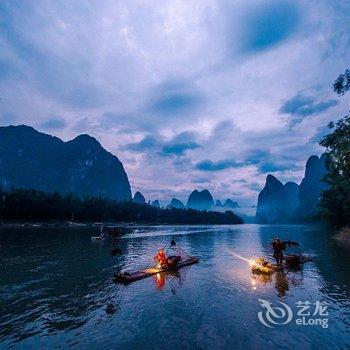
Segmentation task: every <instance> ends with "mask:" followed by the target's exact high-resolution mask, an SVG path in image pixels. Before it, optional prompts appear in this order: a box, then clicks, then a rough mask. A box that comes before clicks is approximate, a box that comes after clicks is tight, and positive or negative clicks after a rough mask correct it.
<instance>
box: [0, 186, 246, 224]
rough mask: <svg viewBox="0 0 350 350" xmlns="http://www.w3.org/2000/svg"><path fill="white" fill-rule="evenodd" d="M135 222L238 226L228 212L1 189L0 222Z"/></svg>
mask: <svg viewBox="0 0 350 350" xmlns="http://www.w3.org/2000/svg"><path fill="white" fill-rule="evenodd" d="M72 218H73V219H74V221H77V222H96V221H97V222H137V223H162V224H165V223H168V224H241V223H243V220H242V219H241V218H240V217H239V216H237V215H236V214H234V213H233V212H232V211H230V210H228V211H225V212H224V213H220V212H212V211H198V210H194V209H177V208H167V209H164V208H157V207H153V206H151V205H149V204H138V203H133V202H131V201H125V202H118V201H117V200H113V199H107V198H96V197H84V198H80V197H77V196H76V195H74V194H72V193H70V194H65V195H62V194H60V193H58V192H53V193H48V192H43V191H37V190H27V189H12V190H10V191H5V190H3V189H0V221H1V222H4V221H20V222H23V221H28V222H35V221H42V222H50V221H60V222H62V221H70V220H72Z"/></svg>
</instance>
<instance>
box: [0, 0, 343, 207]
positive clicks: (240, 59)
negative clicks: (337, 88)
mask: <svg viewBox="0 0 350 350" xmlns="http://www.w3.org/2000/svg"><path fill="white" fill-rule="evenodd" d="M233 3H234V4H233ZM0 7H1V9H0V12H1V23H2V25H1V26H0V123H1V124H2V125H6V123H13V122H16V123H18V124H30V125H34V126H39V127H40V128H41V127H42V125H46V126H47V128H48V129H47V130H49V131H50V130H51V131H52V133H53V134H55V135H57V136H59V137H61V138H63V139H64V140H68V139H71V138H72V137H75V136H76V135H77V133H89V134H90V135H92V136H94V137H96V138H97V139H98V140H99V141H100V142H101V144H102V145H103V146H104V147H105V148H106V149H107V150H108V151H110V152H112V153H114V154H116V155H117V156H118V157H119V159H120V160H121V161H122V162H123V164H124V167H125V169H126V171H127V173H128V177H129V179H130V181H131V186H132V188H133V189H138V190H141V192H142V193H144V194H145V195H147V198H150V199H153V198H155V197H159V198H158V199H161V200H162V199H164V200H165V202H167V203H168V202H169V200H170V198H169V197H171V196H174V197H177V198H180V199H184V197H186V196H188V194H189V193H190V192H191V191H192V190H193V189H194V188H197V187H199V184H200V183H201V182H202V183H203V185H204V184H205V187H207V188H209V189H210V190H211V191H212V193H213V195H214V196H215V197H216V198H218V197H219V198H224V197H228V196H231V195H232V194H233V193H237V194H238V193H239V194H240V195H239V196H240V197H239V198H237V200H239V201H240V202H242V201H246V202H251V203H255V202H256V197H257V190H258V185H259V184H260V185H261V186H263V184H264V181H265V177H266V173H265V172H266V171H274V173H275V175H276V176H278V178H279V179H280V180H281V181H283V182H286V181H297V182H298V181H300V179H301V178H302V176H303V170H304V169H303V167H304V165H305V160H306V159H307V158H308V157H309V156H310V154H320V153H321V152H322V149H321V148H320V147H319V146H318V145H317V143H315V142H310V139H311V138H312V137H313V136H314V135H315V130H319V128H322V125H327V123H328V121H329V120H332V119H333V120H334V118H335V117H336V116H337V115H339V116H341V115H343V113H345V111H347V110H348V106H347V105H346V103H347V101H346V98H345V99H342V98H339V99H337V101H339V103H338V104H337V106H335V100H333V97H334V96H333V95H332V94H333V93H332V91H331V88H332V82H333V80H334V79H336V77H337V76H338V75H339V73H341V72H343V71H344V62H348V61H347V57H349V55H350V46H349V42H350V27H349V24H348V22H349V14H350V4H348V3H347V2H344V1H343V2H342V3H341V5H340V2H339V1H330V0H319V1H317V6H315V2H312V1H311V2H310V1H301V0H295V1H294V0H285V1H277V0H266V1H262V0H251V1H244V0H237V1H234V2H232V1H228V0H211V1H171V0H163V1H161V3H160V4H159V3H158V2H157V1H155V0H149V1H139V0H135V1H128V2H127V1H117V2H116V1H95V2H86V1H84V0H75V1H74V2H72V1H68V0H61V1H59V2H54V1H51V2H49V1H45V0H36V1H32V2H30V1H22V2H14V1H11V0H3V1H1V4H0ZM320 72H322V74H320ZM314 86H319V89H318V90H317V92H316V91H315V90H314V89H313V87H314ZM301 91H302V92H303V93H301ZM305 91H306V92H307V93H304V92H305ZM310 91H311V92H310ZM316 93H317V95H316ZM293 96H294V97H296V96H299V100H298V99H296V101H294V105H293V103H291V104H289V105H288V104H286V103H287V102H288V101H286V99H288V100H292V97H293ZM310 96H311V100H310ZM281 101H282V102H281ZM292 102H293V101H292ZM298 102H299V105H298ZM282 104H286V106H282V107H281V105H282ZM332 105H334V107H332ZM283 107H284V109H283ZM282 110H284V112H283V111H282ZM9 116H15V117H14V118H9ZM53 116H55V118H56V116H59V118H62V120H64V121H65V122H66V125H65V126H63V124H62V123H61V125H60V122H58V124H57V122H56V125H55V122H54V121H52V119H53ZM313 116H317V118H315V117H313ZM286 120H287V124H286ZM301 121H303V124H302V127H295V128H294V127H293V126H295V125H297V124H298V123H300V122H301ZM60 126H62V127H61V128H60ZM49 128H52V129H49ZM224 170H225V171H224ZM159 174H161V175H162V176H159ZM243 178H244V179H245V181H246V182H242V181H240V180H241V179H243ZM250 183H254V184H257V185H254V186H251V187H248V185H249V184H250ZM221 184H224V185H225V186H221Z"/></svg>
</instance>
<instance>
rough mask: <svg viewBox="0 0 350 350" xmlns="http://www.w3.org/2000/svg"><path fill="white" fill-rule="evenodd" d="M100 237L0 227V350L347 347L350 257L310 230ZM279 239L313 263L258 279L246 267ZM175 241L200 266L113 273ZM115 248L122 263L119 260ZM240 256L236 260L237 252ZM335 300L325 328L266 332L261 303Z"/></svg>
mask: <svg viewBox="0 0 350 350" xmlns="http://www.w3.org/2000/svg"><path fill="white" fill-rule="evenodd" d="M96 234H97V232H96V231H94V230H93V229H72V230H62V229H60V230H59V229H57V230H39V229H36V230H29V229H26V230H2V231H1V233H0V242H1V248H0V249H1V250H0V266H1V271H0V303H1V309H0V347H2V348H23V349H24V348H25V349H31V348H32V349H38V348H67V347H73V348H74V347H75V348H84V349H85V348H86V349H87V348H89V349H95V348H118V349H123V348H129V349H135V348H142V349H145V348H146V349H147V348H150V349H151V348H152V349H154V348H162V349H163V348H164V347H167V348H174V349H175V348H184V347H185V348H206V349H213V348H214V349H220V348H225V349H226V348H242V349H243V348H244V349H249V348H254V349H265V348H266V349H267V348H280V347H283V348H295V347H299V348H301V349H312V348H315V349H316V348H331V347H332V348H334V347H336V348H350V336H349V326H350V322H349V319H350V317H349V316H350V313H349V306H350V302H349V300H350V274H349V272H350V267H349V263H350V261H349V260H350V258H349V256H350V252H349V250H346V248H344V247H342V246H341V244H340V243H339V242H338V241H336V240H333V239H331V238H330V234H329V233H327V232H324V231H323V230H321V229H318V228H314V227H307V226H259V225H238V226H200V227H198V226H169V227H168V226H157V227H139V228H135V229H133V232H132V233H130V234H128V235H124V236H123V237H120V238H118V239H117V240H116V241H115V242H114V241H113V240H112V241H106V242H92V241H91V236H93V235H96ZM276 235H279V236H280V237H281V238H284V239H289V238H290V239H293V240H297V241H299V242H300V244H301V247H302V248H303V250H304V251H305V252H307V253H310V254H313V255H314V256H315V260H314V262H311V263H308V264H306V265H305V266H304V268H303V269H302V270H300V271H294V272H284V273H282V272H280V273H276V274H274V275H272V276H254V275H252V274H251V272H250V266H249V264H248V263H247V262H246V261H244V260H241V259H239V258H238V257H237V256H236V255H234V254H238V255H240V256H242V257H244V258H247V259H250V258H252V257H258V256H265V257H269V255H270V254H271V252H270V242H271V239H272V238H273V237H274V236H276ZM172 238H175V239H176V241H177V242H178V244H179V245H180V246H181V247H182V248H183V249H185V250H186V251H187V252H189V253H190V254H191V255H197V256H198V257H199V258H200V263H199V264H197V265H194V266H191V267H187V268H184V269H182V270H180V271H179V273H164V274H159V275H157V276H154V277H151V278H148V279H145V280H141V281H138V282H135V283H133V284H130V285H128V286H123V285H117V284H114V283H112V280H111V277H112V274H113V273H114V272H115V271H116V270H120V269H138V268H141V267H144V266H146V265H147V264H148V263H149V259H150V258H151V257H152V256H153V255H154V254H155V252H156V250H157V249H158V248H161V247H163V246H165V245H167V244H169V242H170V240H171V239H172ZM114 245H117V246H118V247H120V248H121V249H122V250H123V254H122V255H121V256H117V257H114V258H112V257H111V256H110V250H111V249H112V247H113V246H114ZM233 253H234V254H233ZM259 298H260V299H265V300H269V301H271V302H273V303H278V301H282V302H284V303H286V304H288V305H290V306H291V307H292V308H293V307H294V305H295V302H297V301H299V300H301V301H306V300H308V301H311V302H315V301H317V300H323V301H327V302H328V303H329V309H328V311H329V328H327V329H323V328H321V327H317V326H297V325H295V324H293V323H290V324H288V325H280V326H276V327H274V328H267V327H265V326H263V325H262V324H261V323H260V322H259V321H258V317H257V314H258V312H259V311H261V310H262V309H261V307H260V304H259V300H258V299H259Z"/></svg>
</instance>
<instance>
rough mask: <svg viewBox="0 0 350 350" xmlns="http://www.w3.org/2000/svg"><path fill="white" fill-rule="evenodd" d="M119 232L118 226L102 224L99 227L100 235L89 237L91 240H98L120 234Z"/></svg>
mask: <svg viewBox="0 0 350 350" xmlns="http://www.w3.org/2000/svg"><path fill="white" fill-rule="evenodd" d="M121 234H122V230H121V228H120V227H119V226H113V225H102V226H101V228H100V235H99V236H93V237H91V240H93V241H99V240H103V239H107V238H110V237H116V236H120V235H121Z"/></svg>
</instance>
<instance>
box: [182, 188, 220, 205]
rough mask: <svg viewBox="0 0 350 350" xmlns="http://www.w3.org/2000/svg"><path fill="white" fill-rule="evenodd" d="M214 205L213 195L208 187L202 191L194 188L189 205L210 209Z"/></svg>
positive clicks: (188, 201) (189, 198)
mask: <svg viewBox="0 0 350 350" xmlns="http://www.w3.org/2000/svg"><path fill="white" fill-rule="evenodd" d="M213 206H214V199H213V196H212V195H211V193H210V192H209V191H208V190H207V189H204V190H202V191H197V190H194V191H193V192H192V193H191V194H190V195H189V197H188V200H187V207H188V208H191V209H197V210H210V209H211V208H212V207H213Z"/></svg>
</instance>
